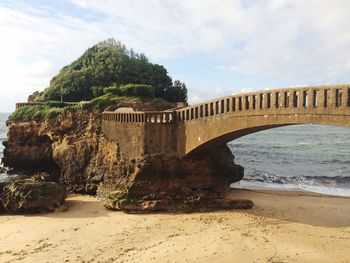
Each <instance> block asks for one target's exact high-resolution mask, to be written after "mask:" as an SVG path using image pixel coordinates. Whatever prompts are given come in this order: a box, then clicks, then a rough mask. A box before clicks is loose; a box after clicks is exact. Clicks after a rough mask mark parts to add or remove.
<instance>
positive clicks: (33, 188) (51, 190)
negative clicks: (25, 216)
mask: <svg viewBox="0 0 350 263" xmlns="http://www.w3.org/2000/svg"><path fill="white" fill-rule="evenodd" d="M65 198H66V191H65V189H64V187H63V186H61V185H59V184H58V183H55V182H45V181H36V180H33V178H30V179H12V180H10V181H7V182H2V183H1V184H0V210H2V211H3V212H8V213H44V212H51V211H54V210H55V209H56V208H58V207H59V206H61V205H62V204H63V202H64V200H65Z"/></svg>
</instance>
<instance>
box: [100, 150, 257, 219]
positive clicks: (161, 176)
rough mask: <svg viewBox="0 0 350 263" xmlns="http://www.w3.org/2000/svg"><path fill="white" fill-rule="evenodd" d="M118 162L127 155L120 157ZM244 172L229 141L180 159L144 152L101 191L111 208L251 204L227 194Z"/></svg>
mask: <svg viewBox="0 0 350 263" xmlns="http://www.w3.org/2000/svg"><path fill="white" fill-rule="evenodd" d="M115 165H116V167H123V161H122V159H121V160H116V164H115ZM242 178H243V168H242V167H241V166H239V165H236V164H235V163H234V159H233V155H232V153H231V152H230V150H229V149H228V147H226V146H225V147H222V148H219V149H217V150H215V151H213V152H212V153H210V154H208V155H203V156H197V157H195V158H187V159H180V158H178V157H176V156H169V155H151V156H144V157H142V158H140V159H138V160H133V161H131V162H130V163H128V164H126V165H125V166H124V167H123V169H120V170H119V174H117V173H115V174H114V175H112V176H109V177H106V178H105V180H104V182H103V183H102V184H101V186H100V187H99V189H98V197H99V199H100V200H101V201H102V202H103V203H104V204H105V206H106V207H107V208H110V209H114V210H124V211H128V212H154V211H167V212H174V211H186V212H194V211H211V210H217V209H234V208H251V207H252V206H253V203H252V202H251V201H249V200H226V199H224V197H225V195H226V193H227V191H228V190H229V185H230V184H231V183H234V182H237V181H239V180H241V179H242Z"/></svg>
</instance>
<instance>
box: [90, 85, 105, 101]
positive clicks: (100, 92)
mask: <svg viewBox="0 0 350 263" xmlns="http://www.w3.org/2000/svg"><path fill="white" fill-rule="evenodd" d="M104 89H105V87H92V88H91V92H92V94H93V95H94V97H95V98H97V97H100V96H102V95H103V94H104Z"/></svg>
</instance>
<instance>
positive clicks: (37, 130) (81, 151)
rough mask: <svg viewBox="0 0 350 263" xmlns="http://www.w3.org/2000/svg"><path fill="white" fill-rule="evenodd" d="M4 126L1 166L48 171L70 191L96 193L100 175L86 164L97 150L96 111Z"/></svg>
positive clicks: (31, 170)
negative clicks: (5, 133)
mask: <svg viewBox="0 0 350 263" xmlns="http://www.w3.org/2000/svg"><path fill="white" fill-rule="evenodd" d="M8 126H9V132H8V138H7V142H6V143H5V144H6V145H5V150H4V158H3V163H4V165H5V166H8V167H11V168H15V169H17V170H25V171H26V172H27V173H28V172H29V173H31V174H33V173H37V172H42V171H45V172H48V173H50V174H52V175H54V177H56V181H61V182H62V183H63V184H64V185H65V186H66V187H67V190H69V191H71V192H79V193H90V194H94V193H95V192H96V189H97V184H98V183H99V182H100V181H101V178H97V179H96V177H95V172H94V167H91V165H90V163H91V159H93V158H94V156H96V153H97V152H98V149H99V138H100V127H101V121H100V113H99V112H88V111H83V110H76V111H67V112H65V113H64V114H62V115H60V116H59V117H58V118H56V119H47V120H45V121H43V122H35V121H32V122H13V123H8Z"/></svg>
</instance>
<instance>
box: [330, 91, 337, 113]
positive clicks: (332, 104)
mask: <svg viewBox="0 0 350 263" xmlns="http://www.w3.org/2000/svg"><path fill="white" fill-rule="evenodd" d="M336 93H337V89H335V88H331V89H330V90H329V103H328V105H329V107H331V108H334V107H335V104H336V99H337V96H336Z"/></svg>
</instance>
